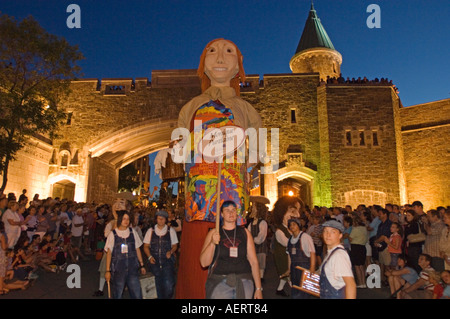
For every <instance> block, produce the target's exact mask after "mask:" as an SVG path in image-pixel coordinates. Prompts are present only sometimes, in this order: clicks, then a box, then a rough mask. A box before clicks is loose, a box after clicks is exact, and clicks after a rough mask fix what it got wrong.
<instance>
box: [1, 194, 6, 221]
mask: <svg viewBox="0 0 450 319" xmlns="http://www.w3.org/2000/svg"><path fill="white" fill-rule="evenodd" d="M7 207H8V198H7V197H6V196H5V195H2V196H1V197H0V218H2V217H3V214H4V213H5V211H6V209H7Z"/></svg>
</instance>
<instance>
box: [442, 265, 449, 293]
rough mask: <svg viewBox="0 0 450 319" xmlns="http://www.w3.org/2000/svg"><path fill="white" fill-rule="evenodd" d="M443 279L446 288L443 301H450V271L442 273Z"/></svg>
mask: <svg viewBox="0 0 450 319" xmlns="http://www.w3.org/2000/svg"><path fill="white" fill-rule="evenodd" d="M441 279H442V284H443V286H444V291H443V292H442V298H441V299H450V271H448V270H444V271H443V272H442V273H441Z"/></svg>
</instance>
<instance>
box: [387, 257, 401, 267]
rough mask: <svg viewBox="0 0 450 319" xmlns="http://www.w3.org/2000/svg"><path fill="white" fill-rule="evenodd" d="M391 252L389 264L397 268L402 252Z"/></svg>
mask: <svg viewBox="0 0 450 319" xmlns="http://www.w3.org/2000/svg"><path fill="white" fill-rule="evenodd" d="M390 254H391V263H390V264H389V266H391V267H392V268H396V267H397V262H398V257H399V256H400V254H395V253H390Z"/></svg>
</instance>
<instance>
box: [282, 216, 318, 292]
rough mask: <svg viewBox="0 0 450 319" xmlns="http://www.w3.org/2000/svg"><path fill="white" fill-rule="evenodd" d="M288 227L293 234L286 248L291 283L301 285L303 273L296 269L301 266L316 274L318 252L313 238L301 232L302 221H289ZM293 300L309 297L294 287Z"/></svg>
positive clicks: (292, 289) (292, 290)
mask: <svg viewBox="0 0 450 319" xmlns="http://www.w3.org/2000/svg"><path fill="white" fill-rule="evenodd" d="M288 227H289V230H290V231H291V233H292V236H291V237H290V238H289V241H288V245H287V247H286V252H287V253H288V254H289V270H290V275H291V282H292V284H293V285H299V284H300V279H301V275H302V271H301V270H299V269H296V267H297V266H300V267H302V268H305V269H308V270H309V271H311V272H314V271H315V270H316V250H315V248H314V242H313V239H312V237H311V236H310V235H309V234H307V233H305V232H303V231H302V230H301V227H302V226H301V222H300V219H298V218H294V219H289V220H288ZM291 298H292V299H309V295H308V294H307V293H306V292H303V291H301V290H298V289H296V288H294V287H292V288H291Z"/></svg>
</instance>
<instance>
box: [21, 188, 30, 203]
mask: <svg viewBox="0 0 450 319" xmlns="http://www.w3.org/2000/svg"><path fill="white" fill-rule="evenodd" d="M26 194H27V190H26V189H23V190H22V194H20V196H19V204H24V205H26V204H27V202H28V197H27V195H26Z"/></svg>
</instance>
